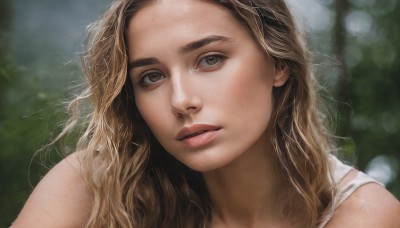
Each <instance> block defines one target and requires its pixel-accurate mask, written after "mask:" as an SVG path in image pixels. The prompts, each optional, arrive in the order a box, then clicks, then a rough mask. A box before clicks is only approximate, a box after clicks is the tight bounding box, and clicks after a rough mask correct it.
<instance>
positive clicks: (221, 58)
mask: <svg viewBox="0 0 400 228" xmlns="http://www.w3.org/2000/svg"><path fill="white" fill-rule="evenodd" d="M209 57H215V58H217V60H216V61H217V62H216V63H215V64H209V65H207V66H200V63H201V62H202V61H206V59H207V58H209ZM225 59H226V56H225V55H224V54H222V53H221V52H208V53H205V54H202V55H200V57H199V60H198V61H197V62H196V64H195V69H199V68H201V67H202V68H205V69H210V68H212V67H214V66H217V65H219V64H221V63H222V62H223V61H224V60H225ZM151 75H158V76H159V77H160V79H159V80H162V79H163V78H165V76H164V75H163V74H162V73H161V72H159V71H149V72H146V73H144V74H142V76H141V77H140V80H139V85H140V86H141V87H143V88H149V87H151V86H152V85H154V84H155V83H157V82H158V81H159V80H157V81H155V82H150V83H149V82H145V80H146V79H148V77H149V76H151Z"/></svg>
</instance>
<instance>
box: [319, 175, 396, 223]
mask: <svg viewBox="0 0 400 228" xmlns="http://www.w3.org/2000/svg"><path fill="white" fill-rule="evenodd" d="M399 215H400V203H399V201H398V200H397V199H396V198H395V197H394V196H393V195H392V194H391V193H390V192H389V191H387V190H386V189H385V188H383V187H382V186H380V185H378V184H376V183H370V184H366V185H364V186H362V187H360V188H359V189H358V190H357V191H355V192H354V193H353V194H352V195H351V196H350V197H349V198H348V199H347V200H345V201H344V202H343V203H342V204H341V205H340V206H339V207H338V209H337V210H336V211H335V214H334V216H333V218H332V220H331V221H330V222H329V223H328V225H327V226H326V227H328V228H334V227H382V228H386V227H387V228H389V227H393V228H395V227H400V216H399Z"/></svg>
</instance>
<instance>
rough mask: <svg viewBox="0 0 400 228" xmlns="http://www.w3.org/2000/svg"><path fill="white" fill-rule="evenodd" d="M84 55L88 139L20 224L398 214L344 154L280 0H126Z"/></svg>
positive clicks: (345, 221)
mask: <svg viewBox="0 0 400 228" xmlns="http://www.w3.org/2000/svg"><path fill="white" fill-rule="evenodd" d="M89 34H90V36H89V39H88V44H87V50H86V52H85V54H84V56H83V67H84V73H85V75H86V77H87V80H88V85H89V87H88V89H87V90H86V91H85V92H84V93H83V94H82V95H81V96H80V97H78V98H77V99H75V100H74V101H72V103H71V107H72V110H73V111H74V112H73V114H74V115H73V116H72V118H71V120H70V122H69V124H67V126H66V127H65V130H64V132H63V133H62V135H63V134H65V133H66V132H67V131H69V130H70V129H71V128H72V127H73V126H74V125H75V124H76V122H77V120H78V117H79V113H78V110H79V104H80V103H81V102H82V101H84V100H85V99H90V101H91V104H92V106H93V111H92V113H91V114H90V115H88V117H87V125H86V126H85V133H84V134H83V135H82V137H81V138H80V140H79V142H78V146H77V152H76V153H74V154H72V155H71V156H69V157H67V158H66V159H64V160H63V161H62V162H61V163H60V164H58V165H57V166H55V167H54V168H53V169H52V170H51V171H50V172H49V174H48V175H47V176H46V177H44V178H43V180H42V181H41V182H40V183H39V185H38V186H37V187H36V189H35V191H34V192H33V193H32V195H31V197H30V199H29V200H28V202H27V203H26V205H25V207H24V208H23V210H22V212H21V214H20V215H19V217H18V218H17V220H16V221H15V223H14V224H13V227H24V226H29V227H33V226H37V227H82V226H87V227H325V226H326V227H399V226H400V220H399V219H398V218H397V215H398V214H399V212H400V206H399V203H398V201H397V200H396V199H395V198H394V197H393V196H392V195H391V194H390V193H388V192H387V191H386V190H385V189H384V188H383V187H381V186H380V185H379V184H378V183H377V182H376V181H374V180H372V179H370V178H368V177H367V176H365V175H364V174H362V173H360V172H358V171H356V170H354V169H351V168H350V167H348V166H345V165H343V164H342V163H341V162H340V161H338V160H337V159H336V158H335V157H334V156H332V155H329V154H330V152H332V151H334V150H335V148H336V147H335V144H334V142H333V140H332V136H331V135H330V133H329V131H328V129H327V128H325V122H326V121H325V119H323V118H322V116H323V115H322V113H321V112H320V111H318V109H317V97H316V94H315V82H314V78H313V74H312V71H311V69H310V64H309V59H308V56H307V51H306V49H305V45H304V43H303V41H302V40H301V39H300V37H299V32H298V31H297V30H296V29H295V26H294V22H293V19H292V16H291V15H290V13H289V11H288V9H287V7H286V5H285V3H284V2H283V1H267V0H265V1H261V0H260V1H239V0H220V1H199V0H190V1H188V0H173V1H171V0H160V1H148V0H147V1H146V0H141V1H140V0H136V1H134V0H116V1H115V2H114V3H113V4H112V6H111V7H110V9H109V10H108V11H107V12H106V13H105V14H104V15H103V17H102V18H100V19H99V20H98V21H97V22H96V23H94V24H93V25H92V26H91V27H90V29H89Z"/></svg>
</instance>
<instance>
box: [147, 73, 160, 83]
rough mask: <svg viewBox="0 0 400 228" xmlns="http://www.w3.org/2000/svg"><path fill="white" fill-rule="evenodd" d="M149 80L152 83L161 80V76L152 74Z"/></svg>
mask: <svg viewBox="0 0 400 228" xmlns="http://www.w3.org/2000/svg"><path fill="white" fill-rule="evenodd" d="M149 79H150V81H152V82H155V81H157V80H158V79H160V76H159V75H158V74H150V75H149Z"/></svg>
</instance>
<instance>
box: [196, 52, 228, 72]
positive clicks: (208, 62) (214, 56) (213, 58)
mask: <svg viewBox="0 0 400 228" xmlns="http://www.w3.org/2000/svg"><path fill="white" fill-rule="evenodd" d="M225 58H226V57H225V56H224V55H222V54H221V53H219V52H211V53H206V54H204V55H202V56H201V59H200V61H199V62H198V63H197V65H196V68H200V67H212V66H215V65H217V64H219V63H221V62H222V61H223V60H224V59H225Z"/></svg>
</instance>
